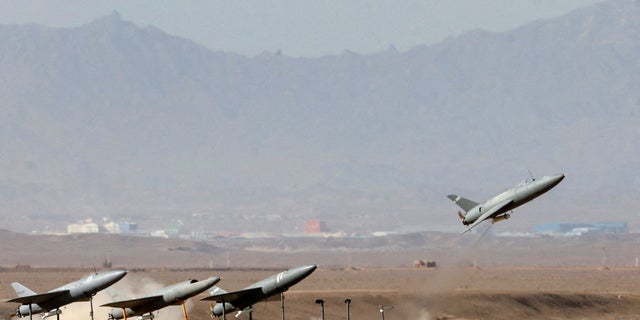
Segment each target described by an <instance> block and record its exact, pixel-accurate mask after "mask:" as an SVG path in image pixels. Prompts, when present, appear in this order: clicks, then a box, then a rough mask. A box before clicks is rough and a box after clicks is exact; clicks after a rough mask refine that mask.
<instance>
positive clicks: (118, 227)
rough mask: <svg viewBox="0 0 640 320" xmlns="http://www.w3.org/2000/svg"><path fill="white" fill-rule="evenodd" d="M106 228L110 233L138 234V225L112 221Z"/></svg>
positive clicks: (106, 224)
mask: <svg viewBox="0 0 640 320" xmlns="http://www.w3.org/2000/svg"><path fill="white" fill-rule="evenodd" d="M104 228H105V229H106V230H107V232H109V233H136V232H138V224H137V223H131V222H115V221H110V222H107V223H105V224H104Z"/></svg>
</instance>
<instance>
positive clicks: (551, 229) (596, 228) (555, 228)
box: [533, 222, 629, 236]
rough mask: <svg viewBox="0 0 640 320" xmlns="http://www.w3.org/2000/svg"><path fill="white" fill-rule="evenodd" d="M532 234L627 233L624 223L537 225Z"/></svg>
mask: <svg viewBox="0 0 640 320" xmlns="http://www.w3.org/2000/svg"><path fill="white" fill-rule="evenodd" d="M533 230H534V232H535V233H537V234H542V235H565V236H579V235H583V234H602V233H609V234H621V233H627V232H629V228H628V226H627V223H626V222H596V223H548V224H543V225H537V226H535V227H534V228H533Z"/></svg>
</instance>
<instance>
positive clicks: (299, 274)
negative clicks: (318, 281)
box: [291, 264, 318, 279]
mask: <svg viewBox="0 0 640 320" xmlns="http://www.w3.org/2000/svg"><path fill="white" fill-rule="evenodd" d="M317 267H318V266H317V265H315V264H313V265H309V266H302V267H297V268H295V269H293V270H291V274H292V275H293V276H294V277H295V278H297V279H301V278H306V277H307V276H309V275H310V274H311V273H312V272H313V271H315V270H316V268H317Z"/></svg>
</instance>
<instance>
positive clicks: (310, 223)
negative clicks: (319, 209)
mask: <svg viewBox="0 0 640 320" xmlns="http://www.w3.org/2000/svg"><path fill="white" fill-rule="evenodd" d="M304 231H305V232H306V233H322V232H328V231H329V229H327V225H326V224H325V222H324V221H321V220H307V225H306V226H305V228H304Z"/></svg>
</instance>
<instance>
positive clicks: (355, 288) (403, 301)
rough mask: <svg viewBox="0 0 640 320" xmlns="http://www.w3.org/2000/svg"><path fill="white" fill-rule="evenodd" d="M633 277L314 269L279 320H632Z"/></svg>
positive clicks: (153, 279) (244, 276)
mask: <svg viewBox="0 0 640 320" xmlns="http://www.w3.org/2000/svg"><path fill="white" fill-rule="evenodd" d="M275 272H277V271H276V270H244V271H228V270H227V271H224V270H222V271H215V270H211V271H207V270H201V269H200V270H195V269H194V270H154V269H150V270H144V271H143V270H138V271H130V273H129V274H128V275H127V277H125V279H123V280H122V281H121V282H119V283H117V284H116V285H114V286H113V287H112V289H113V290H109V291H111V293H113V292H119V293H121V294H128V295H131V296H135V294H140V293H146V292H150V291H152V290H154V289H157V288H159V287H161V286H162V285H166V284H170V283H173V282H178V281H181V280H184V279H187V278H196V279H203V278H205V277H208V276H211V275H217V276H220V277H221V278H222V279H223V280H222V281H221V282H220V283H219V285H220V286H221V287H223V288H226V289H239V288H242V287H244V286H247V285H249V284H250V283H252V282H254V281H257V280H259V279H261V278H263V277H266V276H268V275H270V274H272V273H275ZM88 273H90V271H88V270H52V269H49V270H33V271H5V272H2V273H0V281H1V286H0V294H1V295H2V297H5V298H10V297H12V296H13V292H12V291H11V288H10V286H9V283H10V282H12V281H16V280H18V281H20V282H22V283H23V284H25V285H27V286H29V287H32V289H34V290H36V291H44V290H48V289H51V288H53V287H55V286H57V285H60V284H62V283H65V282H68V281H72V280H75V279H77V278H80V277H81V276H83V275H86V274H88ZM639 280H640V271H638V270H636V269H628V268H626V269H625V268H620V269H615V268H614V269H610V270H599V269H598V268H489V269H477V268H459V269H458V268H451V269H444V268H440V269H438V270H424V269H423V270H416V269H411V268H374V269H362V270H334V269H326V268H319V269H318V270H316V272H315V273H313V274H312V275H311V276H310V277H309V278H307V279H306V280H304V281H303V282H301V283H300V284H298V285H297V286H296V287H294V288H293V289H291V290H290V291H289V292H287V293H286V294H285V315H286V319H305V320H306V319H318V318H320V306H319V305H317V304H315V303H314V301H315V299H324V300H325V301H326V302H325V318H326V319H345V318H346V306H345V303H344V299H346V298H350V299H351V300H352V303H351V319H380V318H381V314H380V313H379V311H378V306H379V305H385V306H393V309H390V310H387V311H386V312H385V319H640V290H639V289H638V288H637V284H638V283H640V282H639ZM134 288H135V289H136V290H138V293H136V292H134ZM201 296H204V294H203V295H201ZM108 300H109V296H108V294H107V292H104V291H103V292H101V293H100V294H98V296H96V298H95V305H96V313H95V315H96V317H95V318H96V319H106V318H107V317H106V314H107V312H108V309H107V308H99V307H97V305H99V304H101V303H105V302H107V301H108ZM198 300H199V299H191V301H190V302H189V303H188V307H189V318H190V319H194V320H198V319H201V320H205V319H208V318H209V316H208V309H209V305H208V303H206V302H202V301H198ZM14 306H15V305H14V304H10V303H4V304H3V305H2V309H1V310H0V313H1V314H3V315H8V314H10V313H11V312H12V311H13V307H14ZM254 308H255V312H254V317H253V318H254V319H281V308H280V303H278V302H271V303H260V304H258V305H256V306H254ZM88 311H89V307H88V304H87V303H78V304H74V305H71V306H69V307H67V308H65V309H64V310H63V316H62V319H87V318H88ZM243 317H244V318H245V319H246V318H247V317H246V316H243ZM3 318H4V317H3ZM181 318H182V315H181V310H180V308H179V307H169V308H167V309H164V310H162V311H160V314H159V316H158V319H160V320H169V319H181ZM229 318H230V319H231V318H232V317H229Z"/></svg>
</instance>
